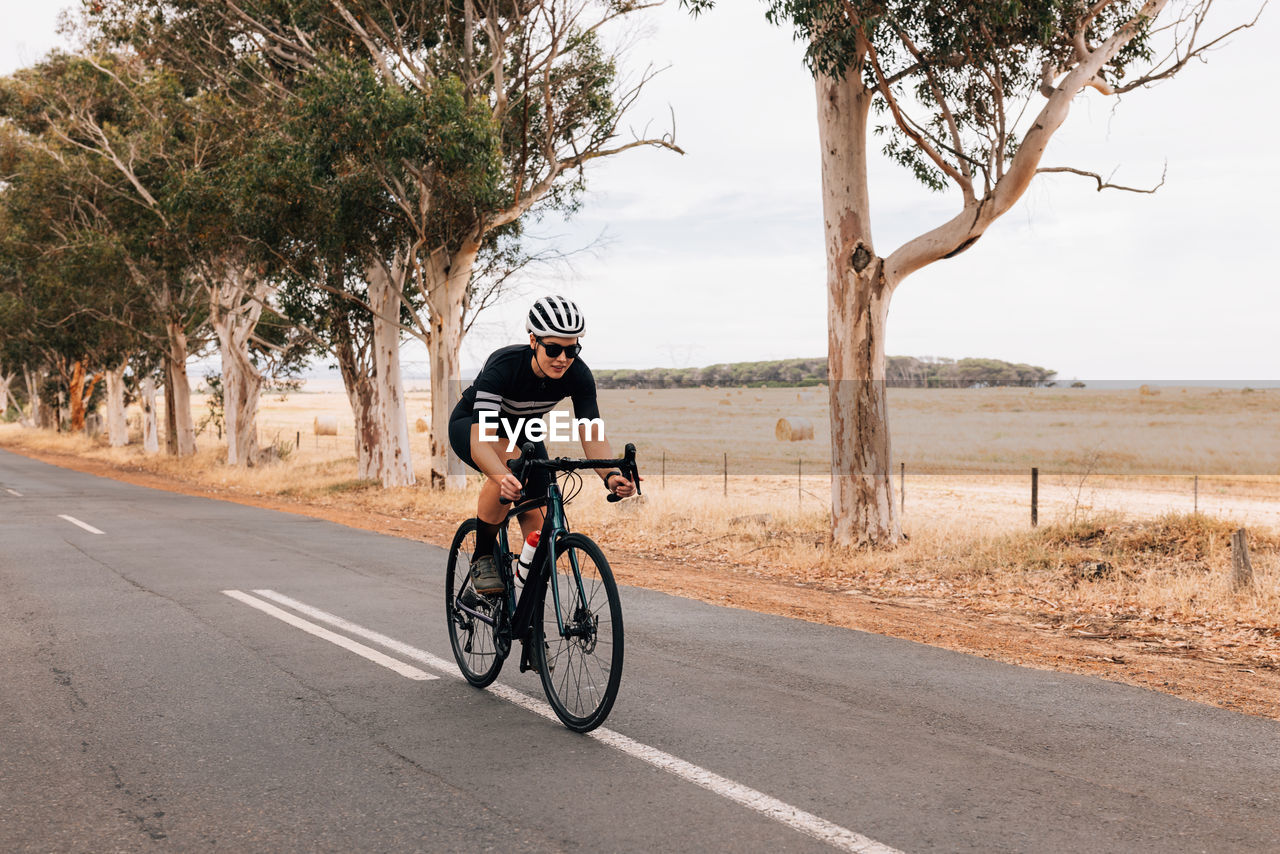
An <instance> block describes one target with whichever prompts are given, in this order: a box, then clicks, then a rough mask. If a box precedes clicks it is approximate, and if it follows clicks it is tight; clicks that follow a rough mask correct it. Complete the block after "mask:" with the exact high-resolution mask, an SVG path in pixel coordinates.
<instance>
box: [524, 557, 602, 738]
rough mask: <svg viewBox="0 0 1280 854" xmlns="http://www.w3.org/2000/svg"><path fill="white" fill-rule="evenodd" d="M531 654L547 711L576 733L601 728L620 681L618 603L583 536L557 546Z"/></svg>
mask: <svg viewBox="0 0 1280 854" xmlns="http://www.w3.org/2000/svg"><path fill="white" fill-rule="evenodd" d="M533 640H534V648H533V653H534V656H535V660H536V661H537V663H538V672H539V674H540V675H541V677H542V688H543V690H544V691H546V693H547V700H549V701H550V702H551V708H552V709H554V710H555V713H556V715H557V716H558V717H559V718H560V720H561V721H563V722H564V725H565V726H567V727H568V728H569V729H571V730H575V731H577V732H588V731H590V730H593V729H595V728H596V727H598V726H600V724H601V723H603V722H604V719H605V718H606V717H608V715H609V710H610V709H612V708H613V701H614V699H615V698H616V697H617V696H618V685H619V684H620V683H621V681H622V605H621V602H620V601H619V599H618V585H617V583H615V582H614V580H613V572H612V570H610V569H609V562H608V561H607V560H606V559H605V556H604V552H602V551H601V550H600V547H599V546H597V545H596V544H595V543H594V542H592V541H591V540H590V539H589V538H587V537H584V536H582V535H581V534H569V535H567V536H565V537H563V538H562V539H561V540H560V542H559V543H558V544H557V547H556V565H555V576H554V577H553V578H551V579H550V580H549V583H548V587H547V590H546V593H545V595H544V599H543V603H542V613H541V616H540V617H538V618H535V620H534V638H533Z"/></svg>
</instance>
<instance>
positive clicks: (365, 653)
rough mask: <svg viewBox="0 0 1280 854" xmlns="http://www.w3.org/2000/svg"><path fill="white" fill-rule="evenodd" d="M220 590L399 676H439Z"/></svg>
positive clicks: (257, 601) (245, 595) (259, 602)
mask: <svg viewBox="0 0 1280 854" xmlns="http://www.w3.org/2000/svg"><path fill="white" fill-rule="evenodd" d="M222 592H223V593H225V594H226V595H228V596H230V597H231V598H232V599H236V600H238V601H240V602H243V603H244V604H246V605H250V606H252V607H254V608H257V609H258V610H259V611H262V612H263V613H264V614H270V615H271V616H272V617H275V618H276V619H277V620H280V621H282V622H285V623H288V624H289V625H291V626H293V627H294V628H298V629H302V630H303V631H304V632H306V633H307V634H311V635H315V636H316V637H318V638H323V639H324V640H327V641H329V643H332V644H336V645H338V646H340V647H342V648H343V649H345V650H349V651H350V652H354V653H355V654H356V655H359V656H362V657H364V658H367V659H369V660H370V661H372V662H374V663H375V664H381V665H382V666H383V667H385V668H387V669H388V670H392V671H395V672H396V673H399V674H400V675H401V676H405V677H408V678H409V679H419V680H426V679H439V678H440V677H439V676H436V675H434V674H431V673H427V672H426V671H423V670H419V669H418V668H416V667H413V666H411V665H408V664H405V663H404V662H403V661H398V660H396V659H394V658H392V657H391V656H389V655H386V654H385V653H381V652H378V651H377V650H376V649H373V648H372V647H367V646H365V645H364V644H362V643H358V642H356V641H353V640H352V639H351V638H349V637H345V636H343V635H340V634H338V633H337V632H331V631H329V630H328V629H326V628H324V627H323V626H317V625H316V624H315V623H312V622H310V621H308V620H304V619H302V618H301V617H298V616H295V615H293V614H290V613H289V612H288V611H285V610H283V609H281V608H277V607H276V606H275V605H272V604H271V603H270V602H263V601H262V600H261V599H258V598H256V597H254V596H250V595H249V594H248V593H244V592H243V591H240V590H223V591H222Z"/></svg>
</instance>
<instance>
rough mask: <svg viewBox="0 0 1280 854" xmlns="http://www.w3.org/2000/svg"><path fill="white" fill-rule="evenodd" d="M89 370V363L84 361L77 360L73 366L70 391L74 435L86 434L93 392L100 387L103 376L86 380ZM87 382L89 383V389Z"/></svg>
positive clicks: (95, 376)
mask: <svg viewBox="0 0 1280 854" xmlns="http://www.w3.org/2000/svg"><path fill="white" fill-rule="evenodd" d="M88 370H89V369H88V363H87V362H86V360H84V359H77V360H76V361H75V362H74V363H72V365H71V380H70V382H69V383H68V391H69V392H70V398H71V400H70V406H71V432H73V433H83V432H84V416H85V412H86V410H87V409H88V406H89V399H90V398H91V397H93V390H94V389H95V388H97V387H98V381H99V380H101V379H102V374H101V373H96V374H94V375H93V376H92V377H89V378H88V379H87V380H86V376H87V374H88ZM86 382H88V386H87V387H86V385H85V383H86Z"/></svg>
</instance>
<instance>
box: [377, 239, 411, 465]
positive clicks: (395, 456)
mask: <svg viewBox="0 0 1280 854" xmlns="http://www.w3.org/2000/svg"><path fill="white" fill-rule="evenodd" d="M406 272H407V267H406V265H405V264H404V263H403V261H402V260H401V259H400V257H399V256H397V258H396V260H395V261H393V262H392V265H391V268H390V269H387V268H386V267H384V266H383V265H381V264H372V265H370V267H369V269H368V271H367V273H368V281H369V308H370V309H371V310H372V311H373V340H372V345H373V365H374V383H375V399H374V403H375V405H374V407H373V410H374V413H375V417H376V419H377V422H378V427H379V430H380V432H381V439H382V453H381V461H380V462H381V465H380V471H379V474H378V479H379V480H381V481H382V485H383V486H412V485H413V483H414V476H413V456H412V454H411V452H410V450H409V412H408V409H407V407H406V405H405V399H404V377H403V375H402V374H401V372H400V324H399V317H400V294H401V293H402V292H403V286H404V276H405V274H406Z"/></svg>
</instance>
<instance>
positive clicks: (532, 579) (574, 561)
mask: <svg viewBox="0 0 1280 854" xmlns="http://www.w3.org/2000/svg"><path fill="white" fill-rule="evenodd" d="M541 506H545V507H546V508H547V513H546V515H545V517H544V518H543V520H542V533H541V535H540V536H541V539H539V541H538V547H537V550H536V551H534V554H533V562H532V565H531V566H530V569H529V577H528V578H527V579H525V582H524V588H523V589H522V590H521V591H520V596H519V599H517V598H516V592H515V579H514V578H513V577H512V576H514V574H515V573H514V572H512V569H511V557H512V554H511V549H510V546H509V541H508V539H507V523H509V522H510V521H511V520H512V519H513V518H515V517H517V516H519V515H520V514H521V513H525V512H528V511H529V510H535V509H537V508H538V507H541ZM568 533H569V523H568V520H567V519H566V518H565V515H564V498H563V495H562V494H561V492H560V484H559V482H558V480H557V479H556V478H552V479H551V483H550V484H549V485H548V487H547V495H546V497H545V498H538V499H534V500H533V501H526V502H523V503H521V504H517V505H516V506H514V507H512V508H511V510H509V511H508V512H507V518H506V520H505V521H504V524H503V526H502V527H501V528H500V529H499V530H498V553H499V554H500V555H501V556H502V558H503V559H502V560H500V561H499V565H500V569H499V571H500V572H501V573H502V576H503V580H504V581H505V582H506V587H507V590H506V593H505V594H504V596H503V600H504V601H503V604H504V609H503V613H502V616H503V617H505V618H506V620H505V621H504V620H502V619H500V618H494V617H490V616H489V615H487V614H485V613H483V612H482V611H479V610H477V609H475V608H472V607H470V606H468V605H466V604H465V603H463V602H462V601H460V600H457V601H456V602H455V604H456V605H457V606H458V607H459V608H461V609H462V610H463V611H465V612H466V613H467V614H469V615H471V616H472V617H474V618H475V619H477V620H480V621H481V622H483V623H487V624H488V625H490V626H493V627H494V628H495V629H499V630H501V629H502V628H503V626H502V625H501V624H502V623H503V622H506V624H507V627H508V628H509V631H510V633H511V634H510V637H511V639H512V640H519V641H521V642H525V641H527V640H529V637H530V632H531V631H532V629H533V619H534V609H535V608H537V607H539V606H540V605H541V604H542V596H544V595H545V593H546V589H545V588H546V587H547V586H548V581H549V582H550V585H549V586H550V588H551V595H552V597H553V599H554V602H555V605H556V623H557V630H558V631H559V633H560V636H561V637H567V636H568V635H567V634H566V632H565V624H564V616H563V615H564V611H563V609H562V608H561V601H562V600H561V595H562V594H561V591H560V577H559V574H558V573H556V571H555V549H554V548H553V546H554V545H555V544H556V543H558V542H559V541H560V538H561V537H563V536H564V535H566V534H568ZM569 564H570V566H571V567H572V569H573V577H574V585H575V586H576V587H577V594H578V602H579V603H583V604H584V605H585V603H586V599H587V592H586V590H585V588H584V587H583V586H582V573H581V571H580V570H579V569H578V556H577V553H576V552H574V551H572V550H571V551H570V552H569Z"/></svg>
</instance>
